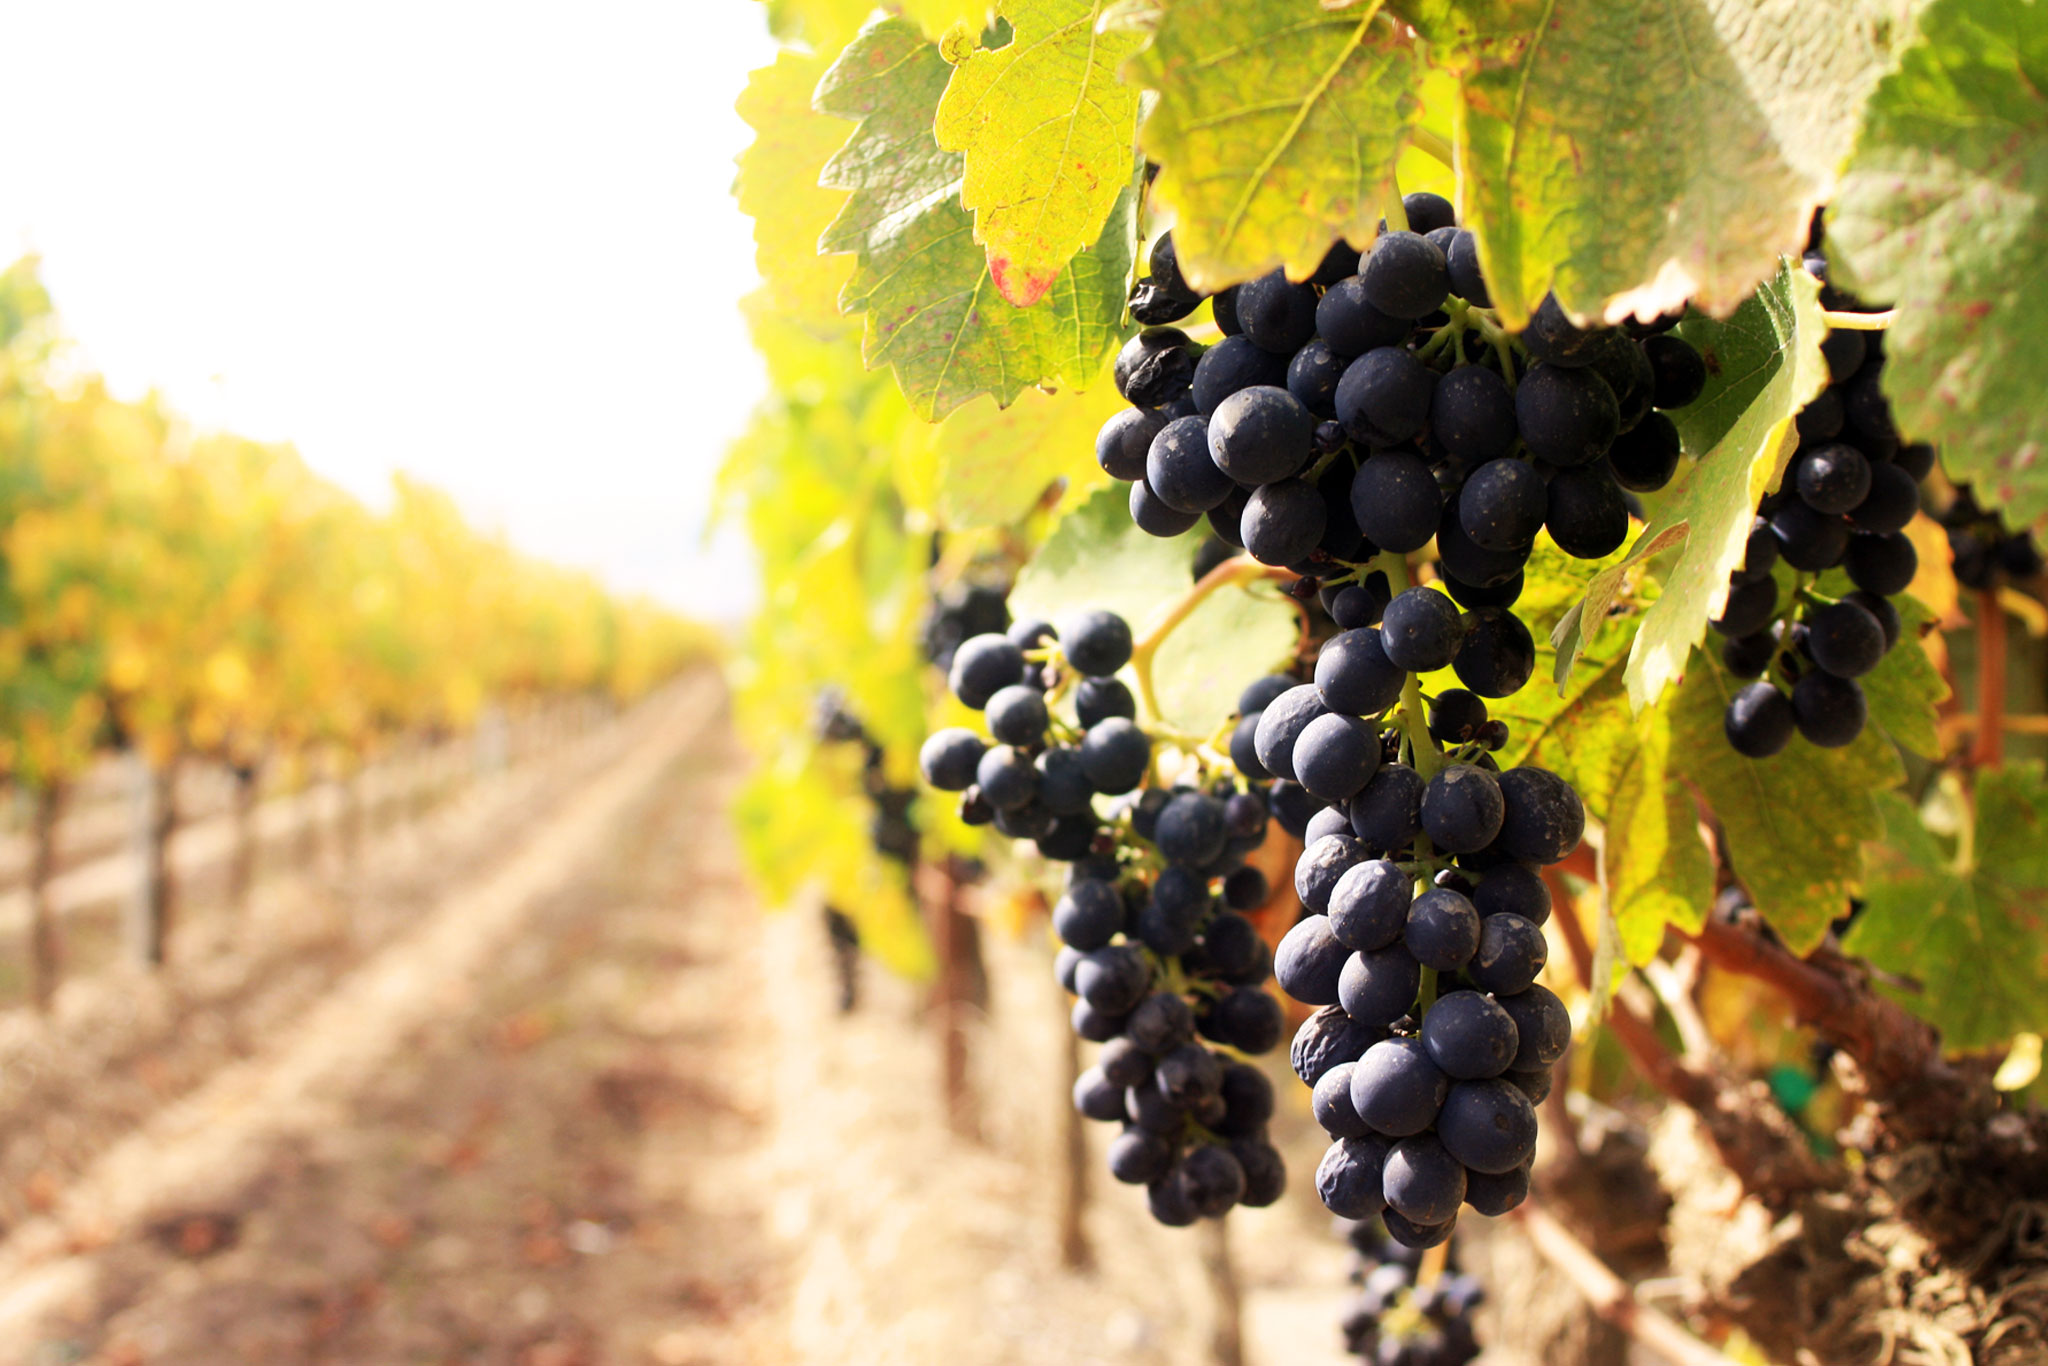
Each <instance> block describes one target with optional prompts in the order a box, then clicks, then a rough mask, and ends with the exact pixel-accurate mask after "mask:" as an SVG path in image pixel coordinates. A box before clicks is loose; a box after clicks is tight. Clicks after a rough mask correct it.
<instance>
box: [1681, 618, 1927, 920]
mask: <svg viewBox="0 0 2048 1366" xmlns="http://www.w3.org/2000/svg"><path fill="white" fill-rule="evenodd" d="M1740 686H1741V684H1740V682H1739V681H1738V680H1735V679H1733V678H1730V677H1729V675H1728V674H1727V672H1726V671H1725V670H1723V669H1722V668H1721V664H1720V661H1719V660H1717V659H1715V658H1714V657H1713V656H1712V655H1710V654H1707V653H1701V654H1699V655H1696V656H1695V657H1694V659H1693V661H1692V667H1691V669H1690V670H1689V671H1688V672H1687V673H1686V676H1685V681H1684V682H1683V683H1682V684H1681V685H1680V686H1679V688H1678V691H1677V693H1676V694H1675V696H1674V698H1673V701H1672V703H1671V705H1670V706H1669V707H1668V708H1665V709H1664V710H1665V712H1666V713H1667V714H1668V716H1669V717H1670V723H1671V752H1672V755H1673V760H1672V769H1673V771H1674V774H1675V775H1676V776H1677V777H1678V778H1680V779H1681V780H1683V781H1685V782H1687V783H1689V784H1691V785H1692V787H1693V788H1695V789H1696V790H1697V791H1698V792H1699V794H1700V795H1701V796H1703V797H1705V798H1706V801H1707V804H1708V805H1709V806H1710V807H1712V808H1713V812H1714V815H1715V817H1716V818H1717V819H1718V820H1719V821H1720V824H1721V830H1722V836H1723V841H1724V850H1725V852H1726V854H1727V857H1728V861H1729V863H1730V865H1731V866H1732V867H1733V868H1734V870H1735V875H1736V876H1737V877H1739V878H1740V879H1741V880H1742V884H1743V886H1745V887H1747V888H1748V889H1749V894H1750V896H1751V897H1752V898H1753V899H1754V901H1755V903H1756V906H1757V909H1758V910H1760V911H1762V912H1763V913H1764V915H1765V916H1766V917H1768V918H1769V920H1770V922H1771V925H1772V927H1773V928H1774V929H1776V930H1777V932H1778V934H1779V935H1780V936H1781V937H1782V938H1783V939H1784V940H1785V942H1786V943H1787V944H1789V945H1790V946H1791V947H1792V950H1793V952H1795V953H1805V952H1806V951H1807V950H1809V949H1811V948H1812V947H1813V946H1814V945H1815V944H1818V943H1819V942H1820V940H1821V937H1822V936H1823V935H1825V934H1826V933H1827V928H1828V922H1829V921H1831V920H1833V919H1834V918H1835V917H1836V916H1839V915H1841V914H1842V911H1843V909H1844V908H1845V907H1846V906H1847V904H1848V899H1849V896H1850V894H1851V893H1852V891H1853V890H1854V888H1855V886H1856V883H1857V881H1858V878H1859V876H1860V874H1861V872H1862V855H1861V849H1860V846H1861V844H1862V843H1863V841H1865V840H1874V839H1877V838H1878V837H1879V836H1880V835H1882V834H1883V832H1884V821H1883V820H1882V819H1881V818H1880V817H1879V815H1878V810H1877V797H1878V796H1879V794H1881V793H1884V792H1886V791H1888V790H1889V789H1891V788H1893V787H1896V786H1897V785H1898V783H1899V782H1900V780H1901V779H1902V778H1903V777H1904V776H1905V770H1904V768H1903V767H1902V766H1901V764H1900V763H1899V756H1898V751H1897V750H1896V749H1894V748H1893V746H1892V743H1891V741H1890V740H1889V739H1887V738H1886V736H1885V735H1884V733H1883V732H1882V731H1881V730H1880V729H1878V728H1877V727H1875V726H1871V727H1866V728H1865V730H1864V732H1863V734H1862V735H1861V736H1859V737H1858V738H1857V740H1856V742H1855V743H1854V744H1851V745H1848V746H1846V747H1844V748H1842V749H1820V748H1817V747H1815V746H1813V745H1810V744H1808V743H1807V742H1806V741H1805V740H1803V739H1799V738H1796V737H1795V738H1794V739H1793V741H1792V743H1791V744H1790V745H1788V746H1787V747H1786V748H1785V750H1784V752H1783V753H1781V754H1778V755H1776V756H1775V757H1773V758H1769V759H1745V758H1743V757H1742V756H1741V755H1739V754H1737V753H1736V752H1735V751H1734V750H1733V749H1731V748H1729V746H1728V740H1727V736H1726V733H1725V732H1724V730H1723V728H1722V716H1723V713H1725V712H1726V711H1727V708H1728V702H1729V700H1730V699H1731V698H1732V697H1734V695H1735V691H1736V689H1737V688H1738V687H1740Z"/></svg>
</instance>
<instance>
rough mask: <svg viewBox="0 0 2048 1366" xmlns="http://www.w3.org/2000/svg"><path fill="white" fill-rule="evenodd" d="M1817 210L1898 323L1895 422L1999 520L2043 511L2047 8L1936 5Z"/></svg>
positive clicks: (1970, 1)
mask: <svg viewBox="0 0 2048 1366" xmlns="http://www.w3.org/2000/svg"><path fill="white" fill-rule="evenodd" d="M1919 37H1920V41H1919V43H1918V45H1917V46H1915V47H1913V48H1911V49H1909V50H1908V51H1907V52H1906V53H1905V55H1904V56H1903V58H1902V59H1901V61H1900V64H1899V69H1898V70H1897V71H1896V72H1894V73H1893V74H1892V75H1890V76H1888V77H1886V79H1885V81H1884V83H1883V84H1882V85H1881V86H1879V87H1878V90H1877V93H1876V94H1875V96H1873V97H1872V99H1871V102H1870V114H1869V123H1868V126H1867V128H1866V129H1865V131H1864V134H1863V137H1862V140H1861V142H1860V143H1859V144H1858V146H1857V148H1856V154H1855V156H1854V158H1853V159H1852V160H1851V161H1850V163H1849V169H1848V171H1847V173H1846V175H1845V177H1844V179H1843V182H1842V190H1841V194H1840V195H1839V197H1838V198H1837V199H1836V201H1835V203H1834V204H1833V205H1832V206H1830V208H1829V212H1828V240H1829V243H1830V245H1831V247H1833V248H1834V249H1835V252H1836V256H1837V257H1838V258H1839V261H1840V264H1841V266H1842V267H1843V273H1844V278H1845V280H1846V281H1847V282H1848V283H1850V284H1851V285H1853V286H1854V287H1855V288H1857V289H1858V290H1860V291H1861V292H1863V293H1864V294H1866V295H1867V296H1869V297H1871V298H1874V299H1882V300H1886V301H1890V302H1894V303H1896V304H1897V305H1898V308H1899V315H1898V320H1897V322H1896V323H1895V324H1894V325H1893V328H1892V331H1891V335H1890V337H1889V338H1888V339H1887V340H1888V343H1889V344H1888V345H1887V348H1886V356H1887V360H1886V364H1885V371H1884V385H1885V392H1886V393H1887V394H1889V395H1890V396H1891V400H1892V404H1893V408H1894V411H1895V413H1896V415H1897V418H1898V421H1899V424H1900V426H1901V427H1903V428H1904V429H1905V430H1906V431H1907V432H1909V433H1911V434H1912V435H1914V436H1917V437H1920V438H1923V439H1926V440H1930V441H1937V442H1939V443H1940V444H1941V456H1942V462H1943V464H1944V465H1945V466H1946V467H1947V469H1948V470H1949V472H1950V473H1952V474H1953V475H1955V476H1956V477H1957V478H1959V479H1966V480H1970V481H1972V482H1974V483H1975V484H1976V485H1977V488H1978V491H1979V494H1980V496H1984V497H1986V498H1987V499H1988V500H1990V501H1994V502H1996V503H1998V504H2000V505H2002V506H2004V507H2005V508H2006V509H2007V511H2008V512H2009V514H2010V515H2011V516H2012V518H2013V519H2014V520H2015V521H2029V522H2036V523H2038V522H2040V521H2041V520H2042V519H2043V518H2044V517H2048V405H2044V404H2043V403H2042V401H2041V396H2042V394H2043V393H2044V392H2048V331H2044V328H2043V323H2042V320H2043V318H2048V15H2044V14H2043V12H2042V8H2041V6H2040V5H2039V4H2038V3H2029V2H2028V0H1936V3H1934V4H1933V5H1931V6H1930V7H1929V8H1928V9H1927V10H1926V12H1925V13H1924V14H1923V15H1922V16H1921V20H1920V31H1919Z"/></svg>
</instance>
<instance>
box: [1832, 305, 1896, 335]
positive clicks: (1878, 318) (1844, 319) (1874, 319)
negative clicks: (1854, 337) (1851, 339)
mask: <svg viewBox="0 0 2048 1366" xmlns="http://www.w3.org/2000/svg"><path fill="white" fill-rule="evenodd" d="M1820 316H1821V320H1822V321H1823V322H1825V323H1827V325H1828V326H1829V327H1831V328H1834V329H1835V330H1836V331H1838V332H1882V331H1884V330H1885V329H1886V328H1888V327H1890V326H1891V325H1892V320H1893V319H1894V318H1897V317H1898V316H1899V310H1898V309H1896V308H1887V309H1886V310H1884V312H1882V313H1844V312H1841V311H1839V310H1836V309H1828V310H1825V311H1823V312H1822V313H1821V315H1820Z"/></svg>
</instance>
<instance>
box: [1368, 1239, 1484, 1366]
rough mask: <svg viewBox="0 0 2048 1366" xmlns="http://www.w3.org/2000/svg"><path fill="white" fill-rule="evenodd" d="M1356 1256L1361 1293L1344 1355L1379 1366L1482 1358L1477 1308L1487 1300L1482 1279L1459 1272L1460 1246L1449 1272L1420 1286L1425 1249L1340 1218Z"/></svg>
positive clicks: (1448, 1262)
mask: <svg viewBox="0 0 2048 1366" xmlns="http://www.w3.org/2000/svg"><path fill="white" fill-rule="evenodd" d="M1338 1223H1339V1228H1340V1231H1341V1232H1342V1233H1343V1235H1344V1238H1345V1241H1347V1242H1349V1243H1350V1244H1351V1247H1352V1250H1353V1251H1354V1253H1355V1254H1356V1262H1355V1265H1354V1266H1353V1267H1352V1271H1351V1279H1352V1281H1353V1283H1355V1284H1356V1285H1358V1286H1359V1293H1358V1294H1357V1296H1356V1297H1354V1298H1353V1299H1352V1301H1351V1303H1350V1304H1349V1305H1348V1306H1347V1307H1346V1308H1345V1311H1344V1320H1343V1329H1344V1350H1345V1351H1347V1352H1349V1353H1351V1354H1352V1355H1353V1356H1355V1357H1359V1358H1360V1359H1362V1360H1364V1361H1367V1362H1371V1363H1372V1364H1373V1366H1465V1363H1467V1362H1469V1361H1471V1360H1473V1359H1474V1358H1475V1357H1477V1356H1478V1355H1479V1343H1478V1340H1477V1338H1476V1337H1475V1336H1474V1335H1473V1331H1472V1311H1473V1310H1474V1309H1475V1308H1477V1307H1478V1306H1479V1304H1480V1303H1481V1302H1482V1301H1483V1300H1484V1299H1485V1297H1486V1291H1485V1287H1484V1286H1482V1285H1480V1283H1479V1280H1478V1278H1477V1277H1474V1276H1467V1275H1464V1274H1462V1273H1461V1272H1460V1271H1459V1270H1458V1250H1457V1246H1456V1244H1453V1245H1452V1246H1451V1247H1450V1248H1449V1249H1447V1251H1448V1253H1449V1255H1448V1256H1447V1257H1446V1258H1445V1260H1444V1266H1443V1270H1442V1272H1441V1273H1440V1274H1439V1275H1438V1276H1437V1277H1436V1279H1435V1280H1434V1281H1432V1282H1431V1283H1430V1284H1428V1285H1422V1284H1419V1283H1418V1281H1417V1273H1418V1272H1419V1271H1420V1269H1421V1266H1422V1254H1421V1252H1420V1250H1418V1249H1414V1248H1409V1247H1404V1246H1403V1245H1402V1244H1400V1243H1398V1242H1396V1241H1394V1240H1393V1239H1391V1238H1389V1237H1388V1236H1387V1235H1386V1234H1385V1232H1384V1231H1383V1230H1382V1229H1381V1228H1380V1226H1379V1225H1378V1224H1377V1223H1375V1222H1373V1221H1371V1220H1350V1219H1344V1220H1339V1221H1338Z"/></svg>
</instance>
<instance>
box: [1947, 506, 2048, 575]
mask: <svg viewBox="0 0 2048 1366" xmlns="http://www.w3.org/2000/svg"><path fill="white" fill-rule="evenodd" d="M1941 525H1942V529H1943V530H1945V531H1947V532H1948V549H1949V555H1950V557H1951V560H1952V562H1953V564H1954V566H1955V575H1956V582H1957V583H1959V584H1961V585H1962V586H1963V587H1965V588H1968V589H1972V590H1976V591H1983V590H1986V589H1994V588H2000V587H2003V586H2004V585H2005V584H2007V583H2011V582H2014V581H2024V580H2027V579H2034V578H2039V577H2040V574H2041V567H2042V566H2041V551H2040V548H2039V547H2037V546H2036V545H2035V544H2034V538H2033V536H2032V535H2031V534H2029V533H2027V532H2024V531H2022V532H2020V533H2019V534H2018V535H2016V536H2015V535H2014V534H2013V533H2011V532H2010V531H2007V530H2006V529H2005V523H2004V522H2002V521H2000V520H1999V517H1998V514H1997V513H1995V512H1986V511H1985V510H1984V509H1983V508H1981V507H1979V506H1978V505H1977V499H1976V496H1975V495H1974V494H1972V493H1971V491H1970V490H1969V489H1968V488H1959V489H1957V490H1956V496H1955V498H1954V499H1953V500H1951V501H1950V503H1949V505H1948V506H1947V507H1946V508H1944V509H1942V513H1941Z"/></svg>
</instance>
